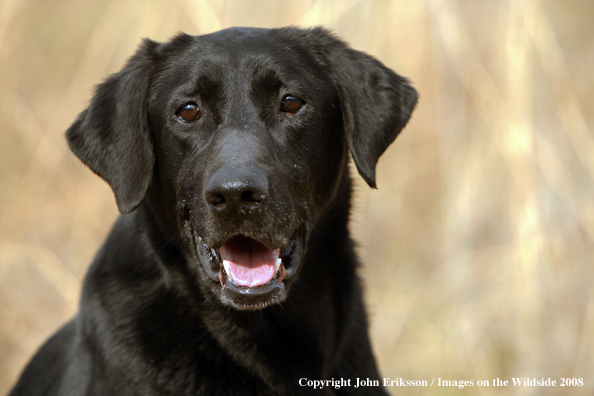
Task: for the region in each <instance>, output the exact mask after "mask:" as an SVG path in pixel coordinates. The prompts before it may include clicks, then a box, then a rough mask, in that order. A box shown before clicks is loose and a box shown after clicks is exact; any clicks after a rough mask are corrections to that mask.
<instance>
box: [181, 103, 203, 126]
mask: <svg viewBox="0 0 594 396" xmlns="http://www.w3.org/2000/svg"><path fill="white" fill-rule="evenodd" d="M175 114H176V115H177V118H179V119H180V120H182V121H183V122H192V121H195V120H197V119H198V118H199V117H200V110H199V109H198V105H197V104H196V103H194V102H190V103H186V104H184V105H183V106H182V107H180V108H179V109H178V110H177V112H176V113H175Z"/></svg>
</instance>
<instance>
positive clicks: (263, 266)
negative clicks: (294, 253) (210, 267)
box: [219, 235, 285, 288]
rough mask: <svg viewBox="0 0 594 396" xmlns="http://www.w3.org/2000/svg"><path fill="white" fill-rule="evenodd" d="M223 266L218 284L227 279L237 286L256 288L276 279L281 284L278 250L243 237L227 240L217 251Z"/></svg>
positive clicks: (283, 269) (237, 236) (281, 273)
mask: <svg viewBox="0 0 594 396" xmlns="http://www.w3.org/2000/svg"><path fill="white" fill-rule="evenodd" d="M220 254H221V259H222V260H223V267H222V268H221V269H220V272H219V281H220V282H221V285H222V286H223V287H225V285H226V283H227V280H229V281H231V282H232V283H234V284H235V285H236V286H240V287H247V288H253V287H259V286H264V285H266V284H268V283H270V282H271V281H273V280H276V281H277V282H278V283H282V281H283V274H284V273H285V266H284V264H283V262H282V259H281V257H280V249H270V248H268V247H267V246H266V245H264V244H263V243H262V242H260V241H258V240H256V239H253V238H249V237H246V236H243V235H236V236H234V237H232V238H229V239H227V241H225V243H224V244H223V246H222V247H221V249H220Z"/></svg>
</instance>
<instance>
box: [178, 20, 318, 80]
mask: <svg viewBox="0 0 594 396" xmlns="http://www.w3.org/2000/svg"><path fill="white" fill-rule="evenodd" d="M183 41H184V43H183V45H176V43H175V41H174V42H172V43H170V45H172V47H174V48H175V50H174V52H175V53H176V56H174V57H173V58H172V59H171V60H172V64H170V65H168V68H172V69H177V70H179V71H180V72H183V73H184V74H185V73H192V74H193V73H196V72H197V71H198V72H202V73H206V74H213V75H216V76H217V77H218V78H223V79H224V78H225V75H227V76H228V75H233V76H241V75H245V76H247V75H250V76H257V75H258V74H259V73H260V72H265V71H267V70H274V71H276V72H278V73H279V74H280V75H286V76H290V77H298V76H300V75H301V76H303V75H304V74H310V72H311V71H314V70H315V69H319V68H323V65H322V63H321V62H320V61H319V60H318V57H317V56H316V53H315V52H314V51H313V50H312V49H311V48H309V47H308V45H307V43H306V42H304V40H303V37H299V36H297V35H291V34H289V33H288V32H287V31H284V30H282V29H259V28H230V29H225V30H221V31H218V32H215V33H211V34H207V35H203V36H185V39H184V40H183Z"/></svg>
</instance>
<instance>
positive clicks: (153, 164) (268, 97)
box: [67, 28, 417, 309]
mask: <svg viewBox="0 0 594 396" xmlns="http://www.w3.org/2000/svg"><path fill="white" fill-rule="evenodd" d="M416 100H417V94H416V91H415V90H414V89H413V88H412V87H410V86H409V85H408V84H407V81H406V80H405V79H404V78H402V77H400V76H398V75H397V74H395V73H394V72H392V71H391V70H389V69H387V68H386V67H385V66H383V65H382V64H381V63H380V62H378V61H377V60H375V59H373V58H371V57H369V56H367V55H365V54H363V53H361V52H358V51H355V50H352V49H350V48H348V47H347V46H346V45H345V44H344V43H343V42H342V41H340V40H338V39H336V38H335V37H333V36H332V35H331V34H329V33H328V32H327V31H325V30H324V29H321V28H316V29H312V30H301V29H296V28H284V29H274V30H266V29H247V28H234V29H227V30H223V31H220V32H217V33H213V34H209V35H205V36H199V37H193V36H187V35H180V36H177V37H176V38H174V39H173V40H171V41H170V42H169V43H165V44H159V43H155V42H153V41H150V40H145V41H144V42H143V44H142V45H141V46H140V48H139V50H138V51H137V53H136V54H135V55H134V56H133V57H132V58H131V59H130V61H129V63H128V64H127V65H126V67H125V68H124V69H123V70H122V71H120V72H119V73H117V74H114V75H112V76H111V77H110V78H109V79H108V80H107V81H106V82H104V83H103V84H101V85H100V86H99V87H98V89H97V92H96V94H95V96H94V98H93V100H92V103H91V104H90V106H89V108H88V109H87V110H85V111H83V112H82V113H81V114H80V116H79V117H78V119H77V120H76V122H75V123H74V124H73V125H72V126H71V127H70V129H69V130H68V131H67V139H68V142H69V145H70V147H71V149H72V151H73V152H74V153H75V154H76V155H77V156H78V157H79V158H80V159H81V160H82V161H83V162H84V163H85V164H86V165H87V166H89V167H90V168H91V169H92V170H93V171H94V172H95V173H97V174H98V175H99V176H101V177H102V178H103V179H105V180H106V181H107V182H108V183H109V184H110V186H111V188H112V189H113V191H114V193H115V196H116V201H117V204H118V208H119V209H120V211H121V212H122V213H129V212H132V211H134V210H135V209H136V208H137V207H138V206H139V205H140V204H141V203H142V202H143V201H144V200H147V201H148V204H149V205H150V206H151V208H152V210H153V212H154V213H155V214H156V216H158V217H159V224H160V225H161V227H162V228H163V231H164V232H165V233H167V234H169V235H175V236H176V239H177V240H178V241H179V244H180V245H181V248H182V249H183V250H184V251H185V252H186V256H187V259H188V265H189V266H190V267H192V268H194V270H195V271H196V273H197V279H198V282H199V284H200V288H201V290H203V292H204V293H211V294H214V295H215V296H217V298H218V299H219V301H220V302H221V303H223V304H225V305H229V306H232V307H235V308H237V309H258V308H263V307H266V306H268V305H271V304H275V303H279V302H282V301H283V300H284V299H286V297H287V293H288V290H289V288H290V286H291V283H292V282H294V279H295V278H296V277H297V276H298V273H299V268H300V265H301V264H302V260H303V257H304V255H305V249H306V246H307V239H308V237H309V234H310V231H311V229H312V227H313V226H314V225H315V223H316V219H317V218H318V217H319V216H320V215H321V214H323V213H324V212H325V211H326V210H327V208H328V206H329V205H331V203H332V202H333V200H334V198H335V196H336V194H337V191H338V189H339V186H340V183H341V182H343V181H344V178H345V177H346V172H345V169H346V162H347V158H348V152H349V151H350V153H351V155H352V158H353V160H354V162H355V165H356V167H357V169H358V171H359V173H360V174H361V176H362V177H363V178H364V179H365V181H366V182H367V183H368V184H369V185H370V186H372V187H375V166H376V163H377V160H378V158H379V157H380V155H381V154H382V153H383V152H384V151H385V149H386V148H387V147H388V146H389V145H390V143H392V141H393V140H394V139H395V138H396V136H397V135H398V133H399V132H400V130H401V129H402V128H403V127H404V126H405V124H406V123H407V121H408V119H409V118H410V115H411V113H412V111H413V108H414V106H415V104H416Z"/></svg>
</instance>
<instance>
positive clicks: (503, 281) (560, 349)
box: [0, 0, 594, 395]
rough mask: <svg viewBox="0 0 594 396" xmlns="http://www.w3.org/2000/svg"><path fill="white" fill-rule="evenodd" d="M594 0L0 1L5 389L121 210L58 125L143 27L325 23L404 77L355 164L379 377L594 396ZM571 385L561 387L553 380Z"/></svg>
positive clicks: (60, 313) (60, 315)
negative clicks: (499, 382)
mask: <svg viewBox="0 0 594 396" xmlns="http://www.w3.org/2000/svg"><path fill="white" fill-rule="evenodd" d="M593 19H594V2H589V1H581V0H566V1H528V0H526V1H523V0H492V1H479V0H476V1H470V0H469V1H461V0H460V1H455V0H447V1H446V0H443V1H442V0H411V1H380V0H378V1H365V0H341V1H329V0H326V1H325V0H319V1H315V0H302V1H298V2H295V1H294V2H288V1H272V0H261V1H231V0H229V1H223V0H220V1H196V0H186V1H183V0H177V1H155V0H142V1H140V0H139V1H128V0H111V1H101V2H99V1H94V2H90V1H73V0H70V1H67V0H52V1H43V0H19V1H16V0H15V1H10V0H0V394H6V393H7V392H8V390H9V389H10V387H11V386H12V384H13V383H14V381H15V380H16V378H17V376H18V375H19V373H20V371H21V370H22V369H23V367H24V365H25V364H26V363H27V361H28V360H29V359H30V357H31V356H32V354H33V353H34V352H35V351H36V350H37V348H38V347H39V346H40V345H41V344H42V343H43V342H44V341H45V340H46V339H47V338H48V337H49V336H50V335H51V334H52V333H54V332H55V331H56V330H57V329H58V328H59V327H60V326H61V325H62V324H63V323H64V322H66V321H67V320H68V319H69V318H70V317H71V316H72V315H73V314H74V313H75V311H76V309H77V301H78V298H79V293H80V286H81V280H82V279H83V276H84V274H85V272H86V269H87V268H88V265H89V263H90V261H91V259H92V257H93V256H94V254H95V252H96V250H97V249H98V247H99V246H100V244H101V243H102V241H103V239H104V238H105V236H106V234H107V232H108V231H109V229H110V227H111V225H112V224H113V222H114V220H115V218H116V217H117V216H118V213H117V209H116V205H115V200H114V198H113V194H112V192H111V190H110V189H109V187H108V185H107V184H106V183H105V182H103V181H102V180H100V179H99V178H98V177H97V176H95V175H94V174H92V172H90V171H89V170H88V169H86V168H85V167H84V166H83V165H82V164H81V163H80V162H79V161H78V160H77V159H76V158H75V157H74V155H73V154H71V153H70V152H69V150H68V148H67V145H66V142H65V140H64V137H63V133H64V131H65V130H66V129H67V128H68V126H69V125H70V123H71V122H72V121H73V120H74V118H75V116H76V115H77V114H78V113H79V112H80V111H81V110H83V109H84V108H85V107H86V105H87V104H88V101H89V99H90V97H91V95H92V93H93V89H94V86H95V84H97V83H99V82H101V81H102V80H103V79H104V78H106V77H107V76H108V75H109V74H110V73H113V72H116V71H118V70H119V69H120V68H121V67H122V65H123V64H124V62H125V60H126V59H127V57H129V56H130V55H131V54H132V53H133V51H134V50H135V48H136V46H137V44H138V43H139V41H140V38H141V37H150V38H152V39H155V40H161V41H164V40H167V39H168V38H169V37H171V36H172V35H174V34H176V33H177V32H179V31H184V32H186V33H190V34H203V33H208V32H212V31H215V30H218V29H221V28H225V27H229V26H234V25H243V26H259V27H280V26H285V25H297V26H303V27H308V26H313V25H323V26H326V27H327V28H330V29H332V30H334V31H335V32H336V33H337V34H338V35H339V36H340V37H342V38H344V39H345V40H346V41H348V42H349V43H350V44H351V45H352V46H353V47H354V48H356V49H359V50H362V51H365V52H367V53H369V54H371V55H373V56H375V57H377V58H378V59H380V60H381V61H382V62H384V63H385V64H386V65H387V66H389V67H390V68H392V69H394V70H395V71H397V72H398V73H400V74H402V75H404V76H407V77H409V78H410V79H411V80H412V82H413V84H414V86H415V87H416V88H417V89H418V91H419V92H420V95H421V97H420V102H419V105H418V107H417V110H416V111H415V113H414V115H413V118H412V120H411V122H410V123H409V125H408V126H407V128H406V129H405V130H404V131H403V133H402V135H401V136H399V138H398V139H397V140H396V142H395V144H394V145H393V146H392V147H391V148H390V149H389V150H388V151H387V152H386V153H385V154H384V156H383V157H382V158H381V160H380V163H379V165H378V176H377V180H378V186H379V189H378V190H370V189H369V188H368V187H367V186H366V185H365V184H364V183H363V182H362V180H361V179H360V178H359V177H358V176H357V177H356V192H357V195H356V200H355V205H354V219H353V224H352V227H353V233H354V235H355V237H356V239H357V240H358V241H359V253H360V256H361V258H362V261H363V262H364V265H363V267H362V269H361V275H362V277H363V278H364V282H365V285H366V295H367V296H366V297H367V299H366V302H367V305H368V309H369V317H370V326H371V337H372V343H373V345H374V349H375V352H376V355H377V357H378V360H379V366H380V369H381V372H382V374H383V375H384V376H385V377H391V378H404V379H419V380H428V381H429V382H431V379H432V378H434V377H435V378H438V377H439V378H443V379H454V380H460V379H462V380H473V381H475V385H476V381H478V380H489V381H492V380H493V379H494V378H497V377H499V378H501V379H507V380H511V378H512V377H531V378H538V379H540V378H543V377H544V378H549V377H551V378H553V379H555V380H557V381H560V379H561V378H583V379H584V386H583V387H577V388H560V387H557V388H549V389H542V388H513V387H509V388H504V389H501V388H494V387H492V386H491V387H488V388H487V387H484V388H478V387H477V386H475V387H473V388H467V389H465V390H460V389H457V388H453V389H452V388H450V389H444V388H435V387H434V388H416V389H414V388H389V391H390V392H392V393H393V394H403V395H409V394H410V395H448V394H452V395H454V394H480V395H501V394H506V395H561V394H563V395H567V394H569V395H586V394H588V395H590V394H592V392H593V391H594V295H593V286H594V266H593V264H594V134H593V130H594V111H593V109H594V72H593V71H592V70H593V65H594V23H592V21H593ZM558 383H559V382H558Z"/></svg>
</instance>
